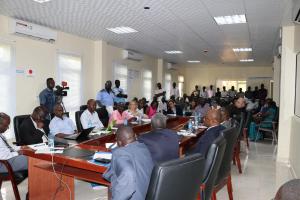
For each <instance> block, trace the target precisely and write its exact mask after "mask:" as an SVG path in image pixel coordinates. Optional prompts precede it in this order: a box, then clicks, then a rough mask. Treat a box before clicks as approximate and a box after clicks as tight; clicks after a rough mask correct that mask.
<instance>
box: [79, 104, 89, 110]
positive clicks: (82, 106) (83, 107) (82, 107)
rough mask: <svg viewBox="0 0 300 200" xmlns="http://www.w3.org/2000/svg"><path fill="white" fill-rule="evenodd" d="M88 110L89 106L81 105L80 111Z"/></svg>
mask: <svg viewBox="0 0 300 200" xmlns="http://www.w3.org/2000/svg"><path fill="white" fill-rule="evenodd" d="M86 109H87V105H81V106H80V107H79V110H86Z"/></svg>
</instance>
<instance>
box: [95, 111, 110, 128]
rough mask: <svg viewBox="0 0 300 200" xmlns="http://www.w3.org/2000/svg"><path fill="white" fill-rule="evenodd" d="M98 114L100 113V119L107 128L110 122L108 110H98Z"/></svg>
mask: <svg viewBox="0 0 300 200" xmlns="http://www.w3.org/2000/svg"><path fill="white" fill-rule="evenodd" d="M96 112H97V113H98V116H99V119H100V121H101V122H102V124H103V126H104V127H107V126H108V121H109V115H108V112H107V110H106V108H105V107H104V106H103V107H100V108H97V109H96Z"/></svg>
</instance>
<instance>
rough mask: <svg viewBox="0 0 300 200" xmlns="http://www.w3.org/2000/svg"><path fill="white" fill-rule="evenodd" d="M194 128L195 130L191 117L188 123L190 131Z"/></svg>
mask: <svg viewBox="0 0 300 200" xmlns="http://www.w3.org/2000/svg"><path fill="white" fill-rule="evenodd" d="M192 130H193V123H192V119H190V120H189V123H188V131H189V132H192Z"/></svg>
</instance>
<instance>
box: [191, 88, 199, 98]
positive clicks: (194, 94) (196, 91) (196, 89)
mask: <svg viewBox="0 0 300 200" xmlns="http://www.w3.org/2000/svg"><path fill="white" fill-rule="evenodd" d="M199 95H200V90H199V86H198V85H195V90H194V91H193V92H192V94H191V96H192V97H196V98H198V97H199Z"/></svg>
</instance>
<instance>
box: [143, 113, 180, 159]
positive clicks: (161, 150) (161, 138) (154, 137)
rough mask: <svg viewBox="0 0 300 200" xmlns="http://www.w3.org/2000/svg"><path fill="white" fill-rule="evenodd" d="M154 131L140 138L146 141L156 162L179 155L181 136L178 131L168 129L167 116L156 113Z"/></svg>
mask: <svg viewBox="0 0 300 200" xmlns="http://www.w3.org/2000/svg"><path fill="white" fill-rule="evenodd" d="M151 126H152V129H153V130H152V131H151V132H149V133H146V134H143V135H141V136H140V137H139V138H138V140H139V141H140V142H142V143H144V144H145V145H146V146H147V147H148V149H149V151H150V153H151V156H152V159H153V162H154V163H160V162H164V161H168V160H172V159H176V158H178V157H179V138H178V135H177V134H176V132H174V131H173V130H170V129H166V117H165V116H164V115H163V114H161V113H156V114H155V115H154V116H153V117H152V119H151Z"/></svg>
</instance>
